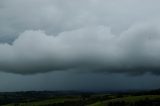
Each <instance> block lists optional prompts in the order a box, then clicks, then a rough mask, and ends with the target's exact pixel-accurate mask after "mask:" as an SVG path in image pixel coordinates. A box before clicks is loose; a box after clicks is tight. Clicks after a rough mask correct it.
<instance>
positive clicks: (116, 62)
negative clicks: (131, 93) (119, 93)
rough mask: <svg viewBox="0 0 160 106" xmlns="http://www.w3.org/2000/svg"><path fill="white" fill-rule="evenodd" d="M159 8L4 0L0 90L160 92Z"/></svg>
mask: <svg viewBox="0 0 160 106" xmlns="http://www.w3.org/2000/svg"><path fill="white" fill-rule="evenodd" d="M159 4H160V1H159V0H154V1H153V0H0V78H1V81H0V85H1V87H0V90H1V91H15V90H16V91H17V90H119V89H152V88H159V87H160V84H158V82H159V81H160V76H159V75H160V14H159V11H160V7H159ZM142 85H143V86H142Z"/></svg>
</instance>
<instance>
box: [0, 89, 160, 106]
mask: <svg viewBox="0 0 160 106" xmlns="http://www.w3.org/2000/svg"><path fill="white" fill-rule="evenodd" d="M0 106H160V90H156V91H147V92H143V91H142V92H127V93H122V92H117V93H106V92H103V93H102V92H101V93H87V92H85V93H83V92H50V91H41V92H39V91H30V92H10V93H5V92H4V93H0Z"/></svg>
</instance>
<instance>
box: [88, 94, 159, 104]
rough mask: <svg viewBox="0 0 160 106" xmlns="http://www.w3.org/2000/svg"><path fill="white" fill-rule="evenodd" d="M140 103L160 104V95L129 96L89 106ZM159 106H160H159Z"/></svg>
mask: <svg viewBox="0 0 160 106" xmlns="http://www.w3.org/2000/svg"><path fill="white" fill-rule="evenodd" d="M140 101H145V102H147V101H154V102H155V101H156V102H157V103H158V101H159V102H160V95H141V96H127V97H121V98H115V99H111V100H106V101H101V102H100V101H98V102H96V103H93V104H90V105H88V106H110V105H111V104H116V103H117V104H119V103H124V105H126V106H130V105H131V104H132V105H133V104H135V103H137V102H140ZM157 106H159V105H157Z"/></svg>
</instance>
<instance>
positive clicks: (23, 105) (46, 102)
mask: <svg viewBox="0 0 160 106" xmlns="http://www.w3.org/2000/svg"><path fill="white" fill-rule="evenodd" d="M78 100H80V98H58V99H48V100H43V101H36V102H26V103H19V106H40V105H49V104H54V103H63V102H65V101H78ZM3 106H15V104H14V103H13V104H7V105H3Z"/></svg>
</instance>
